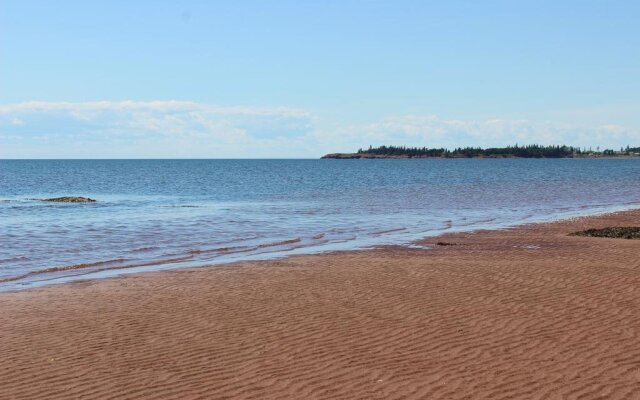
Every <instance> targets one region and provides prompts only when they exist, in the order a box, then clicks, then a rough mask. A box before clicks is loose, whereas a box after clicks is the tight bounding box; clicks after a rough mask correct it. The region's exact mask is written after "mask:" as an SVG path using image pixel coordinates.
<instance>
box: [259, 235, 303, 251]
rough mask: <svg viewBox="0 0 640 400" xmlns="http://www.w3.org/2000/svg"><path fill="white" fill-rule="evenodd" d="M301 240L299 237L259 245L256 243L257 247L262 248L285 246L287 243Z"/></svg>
mask: <svg viewBox="0 0 640 400" xmlns="http://www.w3.org/2000/svg"><path fill="white" fill-rule="evenodd" d="M301 241H302V239H300V238H295V239H289V240H282V241H279V242H272V243H265V244H261V245H258V248H259V249H263V248H265V247H276V246H285V245H287V244H293V243H299V242H301Z"/></svg>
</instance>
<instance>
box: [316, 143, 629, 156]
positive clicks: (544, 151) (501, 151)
mask: <svg viewBox="0 0 640 400" xmlns="http://www.w3.org/2000/svg"><path fill="white" fill-rule="evenodd" d="M597 157H640V147H629V146H627V147H626V148H620V150H612V149H605V150H600V148H596V150H593V149H592V148H580V147H574V146H565V145H556V146H540V145H537V144H532V145H526V146H518V145H517V144H516V145H514V146H507V147H490V148H486V149H483V148H481V147H458V148H456V149H453V150H449V149H445V148H433V149H431V148H428V147H406V146H380V147H371V146H369V148H368V149H366V150H363V149H359V150H358V151H357V152H355V153H331V154H326V155H324V156H322V157H321V158H337V159H352V158H597Z"/></svg>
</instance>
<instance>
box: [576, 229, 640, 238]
mask: <svg viewBox="0 0 640 400" xmlns="http://www.w3.org/2000/svg"><path fill="white" fill-rule="evenodd" d="M569 236H591V237H604V238H615V239H640V227H638V226H611V227H608V228H602V229H587V230H586V231H580V232H574V233H571V234H569Z"/></svg>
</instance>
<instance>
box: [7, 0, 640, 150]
mask: <svg viewBox="0 0 640 400" xmlns="http://www.w3.org/2000/svg"><path fill="white" fill-rule="evenodd" d="M639 78H640V2H637V1H438V2H428V1H348V0H342V1H277V0H273V1H224V2H223V1H212V0H211V1H177V0H176V1H160V0H154V1H151V0H137V1H131V0H129V1H117V0H112V1H102V2H99V1H65V0H58V1H55V2H53V1H30V0H4V1H2V2H0V157H2V158H121V157H122V158H138V157H140V158H147V157H216V158H217V157H317V156H320V155H322V154H323V153H326V152H335V151H351V150H356V149H357V148H358V147H365V146H368V145H370V144H372V145H378V144H405V145H419V146H434V147H435V146H458V145H480V146H494V145H506V144H511V143H515V142H518V143H534V142H535V143H545V144H548V143H567V144H573V145H580V146H589V145H593V146H603V147H605V146H606V147H619V146H621V145H627V144H631V145H640V79H639Z"/></svg>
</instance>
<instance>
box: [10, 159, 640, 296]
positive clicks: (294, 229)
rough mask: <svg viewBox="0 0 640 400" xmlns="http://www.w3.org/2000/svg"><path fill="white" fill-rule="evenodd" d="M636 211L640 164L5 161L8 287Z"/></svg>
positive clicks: (590, 161) (595, 161) (568, 161)
mask: <svg viewBox="0 0 640 400" xmlns="http://www.w3.org/2000/svg"><path fill="white" fill-rule="evenodd" d="M55 196H88V197H92V198H95V199H97V200H98V202H97V203H92V204H57V203H44V202H40V201H35V200H33V199H38V198H46V197H55ZM636 206H640V160H638V159H632V160H615V159H614V160H605V159H588V160H573V159H560V160H524V159H510V160H509V159H507V160H91V161H89V160H71V161H69V160H38V161H35V160H28V161H27V160H0V290H8V289H9V290H13V289H19V288H27V287H33V286H38V285H42V284H46V283H54V282H65V281H69V280H73V279H84V278H95V277H104V276H112V275H115V274H121V273H123V272H137V271H144V270H158V269H165V268H178V267H188V266H198V265H210V264H219V263H226V262H230V261H236V260H248V259H263V258H271V257H279V256H283V255H288V254H300V253H312V252H321V251H329V250H338V249H358V248H366V247H371V246H375V245H379V244H410V243H411V242H412V241H415V240H416V239H418V238H421V237H424V236H431V235H438V234H441V233H443V232H450V231H460V230H474V229H480V228H496V227H506V226H511V225H516V224H520V223H526V222H534V221H543V220H550V219H556V218H562V217H569V216H575V215H585V214H592V213H598V212H603V211H610V210H620V209H625V208H632V207H636Z"/></svg>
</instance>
